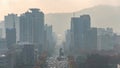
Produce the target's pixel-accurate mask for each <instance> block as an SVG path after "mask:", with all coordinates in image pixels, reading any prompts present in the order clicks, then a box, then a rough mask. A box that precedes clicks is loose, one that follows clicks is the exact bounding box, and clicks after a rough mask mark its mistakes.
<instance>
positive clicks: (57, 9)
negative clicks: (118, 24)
mask: <svg viewBox="0 0 120 68" xmlns="http://www.w3.org/2000/svg"><path fill="white" fill-rule="evenodd" d="M119 3H120V1H119V0H100V1H98V0H84V1H81V0H1V1H0V8H1V9H0V13H1V14H0V20H3V18H4V16H5V15H7V14H8V13H15V14H21V13H23V12H25V11H27V10H28V9H29V8H40V9H41V10H42V11H43V12H44V13H45V14H47V13H67V12H68V13H69V12H75V11H80V10H82V9H85V8H90V7H93V6H97V5H111V6H119Z"/></svg>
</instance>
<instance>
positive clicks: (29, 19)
mask: <svg viewBox="0 0 120 68" xmlns="http://www.w3.org/2000/svg"><path fill="white" fill-rule="evenodd" d="M44 33H45V31H44V13H43V12H42V11H40V10H39V9H37V8H32V9H30V10H29V11H27V12H25V13H23V14H22V15H21V16H20V42H25V43H33V44H38V45H40V46H39V47H38V48H40V49H39V50H41V49H42V47H43V46H44V43H45V42H44V41H45V38H44V37H45V36H44Z"/></svg>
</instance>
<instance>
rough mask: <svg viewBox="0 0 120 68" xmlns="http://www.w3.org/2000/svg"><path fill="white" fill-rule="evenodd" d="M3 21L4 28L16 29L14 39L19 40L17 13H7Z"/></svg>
mask: <svg viewBox="0 0 120 68" xmlns="http://www.w3.org/2000/svg"><path fill="white" fill-rule="evenodd" d="M4 21H5V29H14V28H15V29H16V41H19V34H20V33H19V31H20V27H19V26H20V24H19V17H18V15H17V14H8V15H7V16H5V17H4Z"/></svg>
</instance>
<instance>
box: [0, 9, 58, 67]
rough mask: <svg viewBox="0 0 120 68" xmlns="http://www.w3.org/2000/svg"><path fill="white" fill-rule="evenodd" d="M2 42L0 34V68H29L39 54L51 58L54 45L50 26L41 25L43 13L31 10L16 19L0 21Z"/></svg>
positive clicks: (15, 15) (53, 35) (15, 17)
mask: <svg viewBox="0 0 120 68" xmlns="http://www.w3.org/2000/svg"><path fill="white" fill-rule="evenodd" d="M4 24H5V38H3V37H2V32H3V31H2V30H0V35H1V37H0V56H1V57H0V58H5V59H4V60H1V59H0V62H3V64H5V62H6V64H5V65H3V64H2V63H0V65H3V66H5V68H21V66H23V67H22V68H33V66H34V65H35V63H36V62H37V60H38V58H39V57H40V56H42V55H43V54H47V55H48V56H51V55H52V54H53V52H54V47H55V45H56V37H55V33H54V32H53V29H52V26H51V25H47V24H45V23H44V13H43V12H42V11H41V10H40V9H37V8H31V9H29V10H28V11H27V12H25V13H23V14H21V15H20V16H18V15H17V14H8V15H6V16H5V17H4Z"/></svg>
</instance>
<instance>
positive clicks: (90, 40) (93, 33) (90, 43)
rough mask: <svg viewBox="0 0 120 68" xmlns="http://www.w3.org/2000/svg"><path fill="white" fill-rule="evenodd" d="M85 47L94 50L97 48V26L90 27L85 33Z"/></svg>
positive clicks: (87, 49)
mask: <svg viewBox="0 0 120 68" xmlns="http://www.w3.org/2000/svg"><path fill="white" fill-rule="evenodd" d="M85 35H86V36H85V41H86V42H85V49H86V51H96V50H97V28H91V29H90V30H88V32H87V33H86V34H85Z"/></svg>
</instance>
